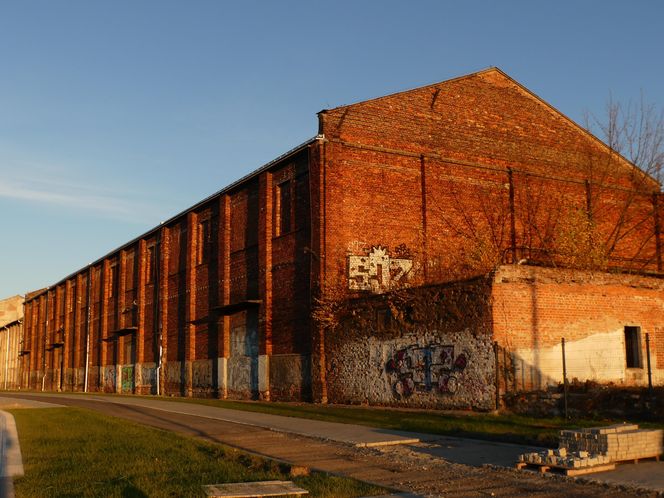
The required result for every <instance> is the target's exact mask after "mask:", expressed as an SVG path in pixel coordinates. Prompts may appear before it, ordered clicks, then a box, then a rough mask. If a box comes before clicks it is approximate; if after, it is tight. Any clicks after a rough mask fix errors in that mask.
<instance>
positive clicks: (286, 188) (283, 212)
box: [277, 180, 292, 235]
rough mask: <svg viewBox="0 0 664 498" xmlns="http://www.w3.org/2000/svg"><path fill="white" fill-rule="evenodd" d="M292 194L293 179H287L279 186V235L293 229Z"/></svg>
mask: <svg viewBox="0 0 664 498" xmlns="http://www.w3.org/2000/svg"><path fill="white" fill-rule="evenodd" d="M291 200H292V196H291V181H290V180H288V181H285V182H283V183H280V184H279V185H278V186H277V202H278V203H279V205H278V206H277V212H278V213H279V221H278V223H277V227H278V229H279V232H278V233H277V235H283V234H285V233H288V232H290V231H291V209H292V202H291Z"/></svg>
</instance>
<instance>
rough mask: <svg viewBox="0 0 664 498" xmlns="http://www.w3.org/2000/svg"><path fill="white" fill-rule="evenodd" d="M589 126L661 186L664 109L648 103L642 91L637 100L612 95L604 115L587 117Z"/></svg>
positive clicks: (663, 167)
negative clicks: (615, 98)
mask: <svg viewBox="0 0 664 498" xmlns="http://www.w3.org/2000/svg"><path fill="white" fill-rule="evenodd" d="M585 121H586V128H588V130H589V131H590V132H592V133H594V134H596V135H598V136H599V138H601V139H602V140H604V141H605V142H606V144H607V145H608V146H609V147H611V149H613V150H614V151H616V152H617V153H619V154H621V155H622V156H623V157H625V158H626V159H628V160H629V161H630V162H632V163H633V164H635V165H636V166H638V167H639V168H640V169H641V170H642V171H644V172H645V173H647V174H648V175H650V176H652V177H653V178H654V179H655V180H657V181H658V182H659V183H660V185H661V183H662V180H664V176H663V174H664V171H663V170H664V108H663V109H658V107H657V106H656V105H655V104H652V103H648V102H647V101H646V100H645V98H644V96H643V94H641V97H640V99H639V100H638V102H636V103H635V102H633V101H629V102H628V103H627V104H623V103H621V102H616V101H615V100H614V99H613V96H612V95H610V96H609V99H608V101H607V103H606V110H605V116H603V117H598V116H596V115H594V114H591V113H586V116H585Z"/></svg>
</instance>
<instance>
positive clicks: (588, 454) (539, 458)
mask: <svg viewBox="0 0 664 498" xmlns="http://www.w3.org/2000/svg"><path fill="white" fill-rule="evenodd" d="M662 453H664V431H662V430H661V429H657V430H655V429H639V426H638V425H636V424H616V425H611V426H608V427H592V428H589V429H579V430H574V431H560V442H559V447H558V449H557V450H546V451H541V452H535V453H525V454H523V455H519V461H520V462H524V463H530V464H538V465H553V466H557V467H566V468H581V467H593V466H595V465H604V464H608V463H612V462H619V461H622V460H636V459H639V458H651V457H655V456H659V455H661V454H662Z"/></svg>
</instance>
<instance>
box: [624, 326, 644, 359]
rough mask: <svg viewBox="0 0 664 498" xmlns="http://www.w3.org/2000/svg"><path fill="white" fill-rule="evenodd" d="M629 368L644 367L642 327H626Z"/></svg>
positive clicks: (626, 355) (626, 353)
mask: <svg viewBox="0 0 664 498" xmlns="http://www.w3.org/2000/svg"><path fill="white" fill-rule="evenodd" d="M625 359H626V361H627V368H643V364H642V362H641V327H625Z"/></svg>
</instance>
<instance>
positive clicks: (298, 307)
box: [22, 147, 311, 399]
mask: <svg viewBox="0 0 664 498" xmlns="http://www.w3.org/2000/svg"><path fill="white" fill-rule="evenodd" d="M283 182H289V185H290V188H291V190H292V191H291V192H290V198H289V199H290V202H291V203H292V206H291V208H290V209H291V211H290V213H289V214H290V220H291V223H290V226H289V227H288V228H287V229H284V227H283V226H282V225H283V224H282V225H280V228H281V230H277V228H276V226H277V225H276V224H277V223H278V222H279V221H280V220H279V219H278V217H277V216H278V215H277V213H276V211H275V208H274V205H275V203H276V202H277V199H276V195H277V193H276V188H275V187H276V186H278V185H280V184H283ZM310 219H311V213H310V195H309V176H308V150H307V148H306V147H303V148H302V149H301V151H300V152H299V154H296V155H295V156H292V157H288V158H287V159H285V160H284V161H283V162H282V163H281V164H279V163H275V164H274V165H273V167H271V168H270V169H267V170H265V171H263V172H261V173H260V174H259V175H257V176H255V178H254V179H252V180H249V181H247V182H245V183H243V184H241V185H237V186H235V187H234V188H232V189H230V190H227V191H224V192H222V193H219V194H217V195H216V196H213V197H211V198H210V199H208V200H206V201H205V202H203V203H201V204H200V205H198V206H196V207H195V208H192V209H191V210H189V211H188V212H186V213H183V214H182V215H180V216H177V217H175V218H174V219H172V220H170V221H169V222H168V223H167V224H165V225H163V226H162V227H159V228H158V229H155V230H153V231H152V232H149V233H148V234H146V235H145V236H143V237H141V238H139V239H137V240H135V241H132V242H131V243H129V244H126V245H125V246H123V247H122V248H121V249H118V250H116V251H114V252H112V253H110V254H108V255H107V256H105V257H104V258H103V259H102V260H100V261H98V262H96V263H95V264H94V265H93V266H92V267H90V268H84V269H81V270H80V271H79V272H77V273H75V274H73V275H72V276H70V277H67V279H65V280H63V281H62V282H59V283H57V284H56V285H54V286H53V287H51V288H49V289H48V290H46V291H44V292H40V293H36V294H33V295H30V296H28V299H27V302H26V310H27V313H28V314H29V318H28V320H27V322H28V323H27V328H26V332H25V334H24V335H25V345H26V346H25V349H26V350H30V354H29V355H26V356H25V357H24V359H23V360H22V361H23V364H22V365H23V367H22V368H23V371H24V387H30V388H33V389H41V385H42V382H43V383H44V388H45V389H47V390H58V389H61V390H84V389H86V388H87V389H88V390H89V391H106V392H136V393H143V394H148V393H156V392H160V393H164V394H174V395H197V396H226V395H228V396H233V397H242V398H246V397H255V396H259V395H260V396H263V397H266V398H268V397H270V396H271V393H270V391H271V387H272V388H273V391H274V394H273V395H272V398H273V399H302V398H307V397H308V396H309V385H310V383H309V380H308V378H309V375H310V373H309V370H308V368H309V367H308V365H309V359H308V355H309V351H310V344H309V318H308V315H309V311H308V310H309V305H310V288H309V281H310V278H309V276H310V270H311V264H310V256H309V255H307V253H306V252H305V250H304V248H305V247H309V246H310V245H311V241H310ZM266 268H269V270H266ZM88 285H89V287H90V289H89V295H90V296H89V299H88ZM247 302H252V303H256V302H258V303H260V304H259V305H258V308H256V307H252V306H253V305H252V306H249V308H250V309H242V306H243V303H247ZM238 304H239V306H240V308H239V309H235V308H234V309H232V310H231V311H228V312H227V311H225V310H224V308H223V307H224V306H228V305H238ZM47 311H48V316H47ZM274 323H276V328H275V327H274V326H273V324H274ZM60 342H62V345H59V343H60ZM54 346H55V347H54ZM88 347H89V353H88ZM30 348H31V349H30ZM160 351H161V354H160ZM272 355H277V356H278V357H277V356H275V361H274V369H273V371H272V372H271V371H270V362H269V357H270V356H272ZM86 358H87V361H88V369H87V384H86V379H85V375H86V368H85V367H86V365H85V363H86ZM293 366H295V367H296V368H297V369H299V370H300V372H301V375H299V376H298V377H299V379H298V380H295V378H294V377H293V375H291V374H290V373H289V372H288V370H289V369H290V368H291V367H293ZM295 367H294V368H295ZM282 384H283V385H282Z"/></svg>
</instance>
